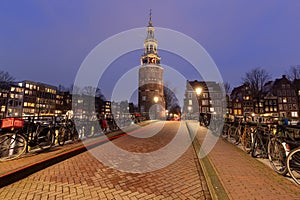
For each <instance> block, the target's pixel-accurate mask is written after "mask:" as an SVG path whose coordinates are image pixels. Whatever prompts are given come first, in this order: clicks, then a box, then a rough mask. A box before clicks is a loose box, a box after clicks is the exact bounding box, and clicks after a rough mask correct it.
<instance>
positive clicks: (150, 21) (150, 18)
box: [148, 9, 153, 27]
mask: <svg viewBox="0 0 300 200" xmlns="http://www.w3.org/2000/svg"><path fill="white" fill-rule="evenodd" d="M150 26H151V27H152V26H153V24H152V9H150V14H149V25H148V27H150Z"/></svg>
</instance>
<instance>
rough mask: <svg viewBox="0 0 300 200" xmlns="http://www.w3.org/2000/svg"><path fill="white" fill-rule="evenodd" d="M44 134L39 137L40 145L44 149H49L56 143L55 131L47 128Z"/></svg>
mask: <svg viewBox="0 0 300 200" xmlns="http://www.w3.org/2000/svg"><path fill="white" fill-rule="evenodd" d="M40 134H41V133H40ZM42 134H43V136H41V137H39V144H38V145H39V147H40V148H41V149H42V150H49V149H50V148H51V147H52V146H53V145H54V143H55V133H54V131H53V130H52V129H46V130H44V131H43V133H42Z"/></svg>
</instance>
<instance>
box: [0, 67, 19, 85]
mask: <svg viewBox="0 0 300 200" xmlns="http://www.w3.org/2000/svg"><path fill="white" fill-rule="evenodd" d="M14 81H15V78H14V77H13V76H11V75H10V74H9V73H8V72H5V71H3V70H0V83H1V85H3V84H5V85H9V84H11V83H13V82H14Z"/></svg>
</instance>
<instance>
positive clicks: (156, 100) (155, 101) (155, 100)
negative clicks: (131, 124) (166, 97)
mask: <svg viewBox="0 0 300 200" xmlns="http://www.w3.org/2000/svg"><path fill="white" fill-rule="evenodd" d="M153 101H154V103H155V104H157V102H158V97H157V96H155V97H153ZM154 106H155V107H154V108H155V110H154V112H155V115H154V116H155V119H157V108H158V107H157V105H154Z"/></svg>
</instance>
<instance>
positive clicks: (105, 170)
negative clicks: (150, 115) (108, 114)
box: [0, 122, 211, 199]
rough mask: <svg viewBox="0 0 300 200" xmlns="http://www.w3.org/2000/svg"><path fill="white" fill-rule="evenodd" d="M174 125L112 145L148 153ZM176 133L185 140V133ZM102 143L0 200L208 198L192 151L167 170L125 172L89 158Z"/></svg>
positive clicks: (6, 191)
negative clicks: (148, 135)
mask: <svg viewBox="0 0 300 200" xmlns="http://www.w3.org/2000/svg"><path fill="white" fill-rule="evenodd" d="M179 125H180V122H167V123H166V124H165V126H164V127H163V129H162V130H161V131H160V133H159V134H156V135H154V136H153V137H150V138H136V137H133V136H124V137H121V138H119V139H116V140H114V141H113V143H114V144H115V145H117V146H119V147H120V148H122V149H124V150H127V151H130V152H134V153H150V152H153V151H155V150H157V149H159V148H162V147H164V146H166V145H167V144H168V143H169V142H170V141H172V140H173V139H174V135H175V134H176V132H177V130H178V127H179ZM140 133H141V134H144V132H140ZM135 134H137V135H138V134H139V132H137V133H135ZM177 134H179V135H180V136H181V137H182V138H183V139H184V138H185V139H187V138H189V135H188V133H187V130H186V129H184V130H183V131H182V130H181V131H180V132H179V133H177ZM108 144H109V143H106V144H103V145H101V146H99V147H96V148H94V149H92V150H91V151H87V152H84V153H82V154H79V155H77V156H75V157H72V158H70V159H67V160H65V161H63V162H61V163H58V164H56V165H53V166H51V167H48V168H46V169H44V170H42V171H39V172H37V173H35V174H33V175H31V176H29V177H27V178H25V179H22V180H20V181H18V182H15V183H14V184H11V185H8V186H6V187H3V188H1V189H0V199H211V197H210V194H209V191H208V188H207V185H206V181H205V179H204V176H203V173H202V170H201V168H200V166H199V163H198V159H197V157H196V155H195V152H194V149H193V148H192V146H189V147H188V148H187V150H186V151H185V153H183V155H182V156H181V157H180V158H179V159H178V160H176V161H175V162H173V163H172V164H171V165H169V166H167V167H164V168H162V169H159V170H156V171H152V172H146V173H129V172H124V171H123V172H122V171H118V170H116V169H114V168H111V167H109V166H106V165H104V164H103V163H101V162H100V161H98V160H97V159H96V158H95V157H94V156H92V154H94V153H95V152H99V151H100V152H101V148H105V146H106V145H108ZM110 159H111V160H115V159H114V158H110ZM116 159H117V158H116Z"/></svg>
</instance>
